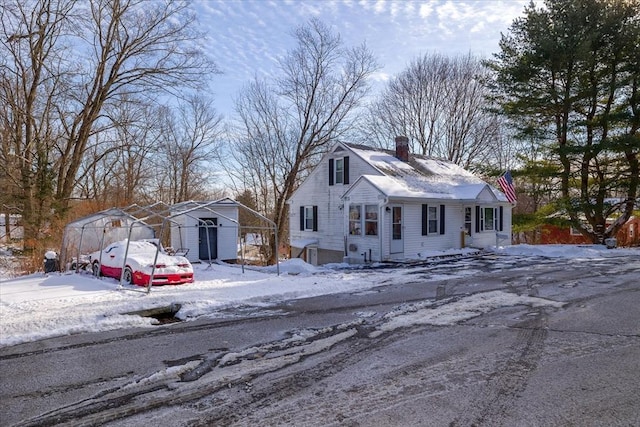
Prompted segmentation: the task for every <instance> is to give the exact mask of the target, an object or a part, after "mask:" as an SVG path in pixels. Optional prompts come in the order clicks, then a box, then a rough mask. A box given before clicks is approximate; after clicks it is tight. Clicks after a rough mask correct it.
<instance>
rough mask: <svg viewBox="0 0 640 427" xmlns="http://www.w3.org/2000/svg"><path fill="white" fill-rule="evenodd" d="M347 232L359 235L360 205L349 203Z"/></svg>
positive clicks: (360, 229) (360, 228)
mask: <svg viewBox="0 0 640 427" xmlns="http://www.w3.org/2000/svg"><path fill="white" fill-rule="evenodd" d="M349 234H351V235H352V236H360V235H361V234H362V206H360V205H349Z"/></svg>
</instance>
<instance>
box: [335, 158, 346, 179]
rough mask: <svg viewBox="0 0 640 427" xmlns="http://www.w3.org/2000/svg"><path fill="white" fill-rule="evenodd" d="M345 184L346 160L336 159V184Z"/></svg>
mask: <svg viewBox="0 0 640 427" xmlns="http://www.w3.org/2000/svg"><path fill="white" fill-rule="evenodd" d="M343 182H344V159H336V179H335V183H336V184H342V183H343Z"/></svg>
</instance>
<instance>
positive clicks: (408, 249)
mask: <svg viewBox="0 0 640 427" xmlns="http://www.w3.org/2000/svg"><path fill="white" fill-rule="evenodd" d="M426 204H427V205H428V206H436V207H437V209H438V221H439V215H440V205H441V204H444V203H439V202H433V203H426ZM403 206H404V212H403V215H404V218H403V227H402V231H403V236H404V253H403V254H402V255H400V256H398V255H395V258H403V259H416V258H424V257H425V256H428V255H429V254H430V252H433V251H444V250H447V249H457V248H460V247H461V241H462V240H461V236H460V232H461V228H462V226H463V220H464V218H463V211H462V209H461V206H460V205H459V204H458V203H456V204H444V206H445V230H444V231H445V233H444V234H440V230H438V232H437V233H434V234H428V235H426V236H423V235H422V203H405V204H404V205H403ZM387 216H388V217H389V218H388V219H387V221H388V224H389V227H390V225H391V218H390V215H387ZM438 225H440V223H439V222H438ZM389 229H390V228H389ZM385 241H386V242H387V246H386V247H385V254H386V255H388V256H390V255H389V252H390V251H389V242H390V238H387V239H385Z"/></svg>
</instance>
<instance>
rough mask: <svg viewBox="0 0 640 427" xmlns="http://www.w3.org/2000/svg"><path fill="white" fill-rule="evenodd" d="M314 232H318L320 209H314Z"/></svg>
mask: <svg viewBox="0 0 640 427" xmlns="http://www.w3.org/2000/svg"><path fill="white" fill-rule="evenodd" d="M313 231H318V207H317V206H314V207H313Z"/></svg>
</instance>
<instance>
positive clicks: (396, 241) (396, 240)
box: [390, 206, 404, 254]
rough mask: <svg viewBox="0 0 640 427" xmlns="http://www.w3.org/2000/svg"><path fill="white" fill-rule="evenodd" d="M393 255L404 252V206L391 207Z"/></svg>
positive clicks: (391, 247) (391, 248)
mask: <svg viewBox="0 0 640 427" xmlns="http://www.w3.org/2000/svg"><path fill="white" fill-rule="evenodd" d="M390 252H391V253H392V254H399V253H402V252H404V237H403V235H402V206H391V246H390Z"/></svg>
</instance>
